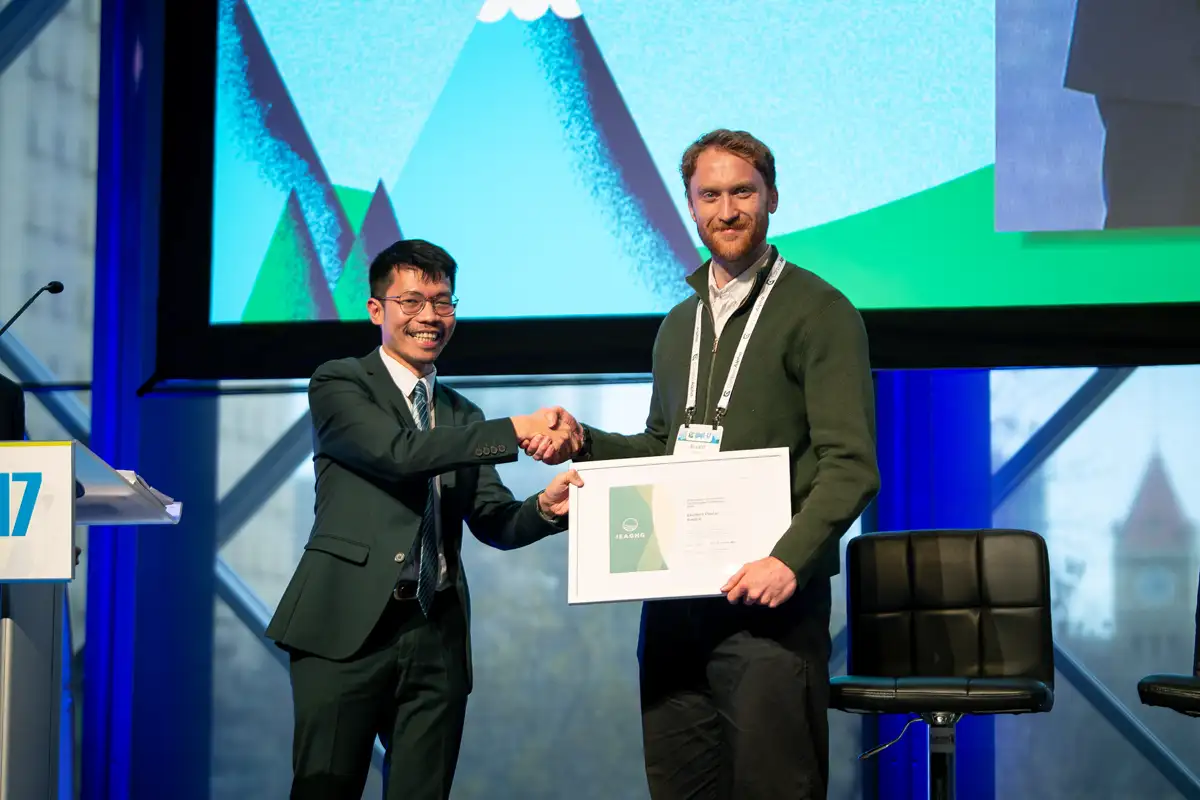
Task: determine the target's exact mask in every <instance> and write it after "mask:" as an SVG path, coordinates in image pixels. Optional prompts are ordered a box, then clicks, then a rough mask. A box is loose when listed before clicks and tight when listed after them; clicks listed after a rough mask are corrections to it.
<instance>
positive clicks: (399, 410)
mask: <svg viewBox="0 0 1200 800" xmlns="http://www.w3.org/2000/svg"><path fill="white" fill-rule="evenodd" d="M362 365H363V369H364V370H365V371H366V373H367V378H368V379H369V381H370V384H371V388H372V389H374V390H375V397H376V398H377V399H378V400H379V404H380V405H381V406H382V407H383V409H384V410H385V411H387V410H390V411H391V412H392V413H393V414H395V415H396V417H397V418H398V419H399V420H400V422H401V423H402V424H404V425H406V426H408V427H410V428H415V427H417V422H416V420H414V419H413V417H412V414H411V413H410V412H409V410H408V402H407V401H406V400H405V398H404V395H403V394H401V392H400V387H398V386H397V385H396V382H395V381H394V380H392V376H391V375H390V374H389V373H388V371H387V367H386V366H384V364H383V356H381V355H380V354H379V350H378V349H375V350H372V351H371V352H370V353H369V354H368V355H366V356H364V357H363V358H362Z"/></svg>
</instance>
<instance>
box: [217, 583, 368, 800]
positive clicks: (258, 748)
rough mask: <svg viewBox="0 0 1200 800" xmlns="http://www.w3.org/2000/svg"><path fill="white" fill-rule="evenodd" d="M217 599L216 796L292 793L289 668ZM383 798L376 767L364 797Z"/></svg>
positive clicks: (266, 795)
mask: <svg viewBox="0 0 1200 800" xmlns="http://www.w3.org/2000/svg"><path fill="white" fill-rule="evenodd" d="M214 602H215V604H216V605H215V622H214V626H215V630H214V642H213V660H214V665H215V667H216V668H215V669H214V670H213V752H212V798H213V800H225V798H230V797H287V796H288V790H289V788H290V786H291V779H292V694H291V687H290V685H289V683H288V674H287V670H286V669H284V667H283V666H282V665H281V664H280V663H279V662H278V661H277V660H276V659H275V658H274V657H273V656H272V655H271V654H270V653H268V651H267V648H266V647H264V646H263V643H262V641H261V640H259V639H258V638H257V637H256V636H254V635H253V634H252V633H251V632H250V631H249V629H247V628H246V626H245V625H243V624H242V623H241V620H239V619H238V618H237V617H236V616H235V615H234V613H233V612H232V611H231V610H230V609H229V606H227V605H225V603H223V602H221V601H220V600H216V601H214ZM382 796H383V790H382V785H381V783H380V778H379V772H378V771H377V770H376V769H375V768H374V767H372V768H371V774H370V777H369V779H368V781H367V788H366V791H365V792H363V798H364V800H367V798H369V799H370V800H376V799H377V798H379V797H382Z"/></svg>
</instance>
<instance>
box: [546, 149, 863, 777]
mask: <svg viewBox="0 0 1200 800" xmlns="http://www.w3.org/2000/svg"><path fill="white" fill-rule="evenodd" d="M680 172H681V174H682V177H683V184H684V187H685V190H686V192H687V203H688V210H689V211H690V212H691V217H692V220H693V221H694V222H695V224H696V230H697V231H698V232H699V234H700V238H701V240H702V241H703V242H704V244H705V246H706V247H707V248H708V250H709V252H710V253H711V254H712V258H711V259H710V260H709V261H708V262H706V263H705V264H703V265H702V266H701V267H700V268H699V269H698V270H696V271H695V272H694V273H693V274H692V275H691V276H690V277H689V278H688V283H690V284H691V286H692V288H693V289H694V290H695V292H696V295H695V296H694V297H690V298H688V299H687V300H684V301H683V302H682V303H680V304H679V305H677V306H676V307H675V308H674V309H672V310H671V312H670V313H668V314H667V317H666V319H665V320H664V321H663V324H662V327H661V328H660V329H659V332H658V337H657V339H656V341H655V344H654V359H653V372H654V387H653V392H652V394H651V397H650V411H649V414H648V417H647V422H646V430H645V431H644V432H643V433H639V434H635V435H632V436H629V435H623V434H618V433H608V432H604V431H600V430H596V429H593V428H590V427H588V426H585V425H580V424H579V423H577V422H576V421H575V419H574V418H573V417H572V416H571V415H570V414H568V413H567V412H566V411H564V410H563V409H561V408H560V409H556V410H555V413H556V415H557V422H558V423H560V424H559V426H558V427H559V429H561V430H563V431H571V435H570V437H569V438H568V439H567V440H565V442H564V441H563V440H561V439H560V440H558V441H551V440H549V439H543V438H542V437H538V436H534V437H532V438H531V439H529V440H528V441H524V440H523V446H524V447H525V450H526V452H527V453H529V454H530V455H533V456H534V457H535V458H540V459H542V460H544V461H546V462H548V463H557V462H558V461H561V460H563V459H565V458H567V457H574V458H576V459H578V460H587V459H595V460H606V459H616V458H634V457H639V456H663V455H667V454H670V453H673V452H676V451H677V450H683V449H685V448H682V447H680V448H677V447H676V442H677V441H686V442H687V443H688V447H687V449H689V450H694V449H695V444H696V442H707V443H709V444H710V445H712V447H713V449H715V450H719V451H727V450H748V449H756V448H764V447H787V448H789V450H790V451H791V454H792V511H793V517H792V520H791V524H790V525H789V527H788V528H787V530H783V531H779V540H778V543H777V544H776V545H775V547H774V549H773V551H772V553H771V554H770V555H768V556H767V557H765V558H762V559H760V560H758V561H754V562H751V563H749V564H746V565H745V566H743V567H742V568H741V569H740V570H738V571H737V573H736V574H734V575H732V576H731V577H730V579H729V581H728V582H727V583H726V584H725V585H724V586H723V587H715V586H714V587H713V591H714V592H716V591H717V590H718V589H720V592H721V594H719V595H717V596H714V597H708V598H695V599H682V600H654V601H650V602H646V603H645V604H644V605H643V608H642V631H641V641H640V644H639V660H640V665H641V673H640V677H641V705H642V735H643V746H644V752H645V761H646V775H647V778H648V779H649V784H650V795H651V797H653V798H655V800H666V799H668V798H669V799H671V800H674V799H675V798H699V797H704V798H710V797H719V798H738V800H755V799H756V798H772V800H773V799H774V798H780V797H788V798H823V797H825V796H826V790H827V784H828V776H829V766H828V761H829V725H828V720H827V711H828V706H829V666H828V662H829V654H830V646H831V643H830V637H829V616H830V605H831V598H830V578H831V577H832V576H833V575H836V574H837V573H838V571H839V566H840V563H839V562H840V559H839V547H838V542H839V540H840V539H841V537H842V534H844V533H845V532H846V530H847V529H848V528H849V527H850V526H851V525H852V524H853V523H854V520H855V519H857V518H858V516H859V515H860V514H861V513H862V511H863V509H864V508H865V507H866V506H867V504H868V503H869V502H870V501H871V499H872V498H873V497H874V496H875V494H876V492H877V491H878V489H879V471H878V467H877V465H876V458H875V409H874V395H873V389H872V384H871V368H870V364H869V360H868V354H867V336H866V331H865V329H864V327H863V323H862V318H861V316H860V315H859V313H858V311H857V310H856V309H855V308H854V306H853V305H851V303H850V301H849V300H848V299H846V297H845V296H844V295H843V294H842V293H841V292H839V291H838V290H837V289H835V288H834V287H833V286H831V285H829V284H828V283H827V282H825V281H824V280H822V279H821V278H819V277H818V276H816V275H814V274H813V273H811V272H809V271H807V270H805V269H802V268H801V267H798V266H796V265H794V264H790V263H788V262H787V261H785V260H784V259H783V257H782V256H781V255H780V254H779V253H778V251H777V250H776V248H775V247H774V246H771V245H769V244H768V243H767V225H768V221H769V217H770V215H771V214H772V213H774V212H775V209H776V207H777V206H778V204H779V193H778V191H777V190H776V187H775V159H774V156H773V155H772V154H771V151H770V149H768V148H767V146H766V145H764V144H763V143H762V142H760V141H759V140H758V139H756V138H755V137H753V136H751V135H750V134H749V133H746V132H744V131H730V130H717V131H713V132H711V133H708V134H705V135H704V136H702V137H700V139H698V140H697V141H696V142H695V143H694V144H692V145H691V146H690V147H689V148H688V149H687V151H686V152H685V153H684V155H683V161H682V164H681V167H680ZM576 442H578V443H579V445H578V446H576V445H575V443H576ZM722 595H723V596H722Z"/></svg>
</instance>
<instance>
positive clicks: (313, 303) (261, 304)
mask: <svg viewBox="0 0 1200 800" xmlns="http://www.w3.org/2000/svg"><path fill="white" fill-rule="evenodd" d="M334 315H335V311H334V307H333V296H332V295H331V294H330V293H329V285H328V284H327V283H326V282H325V274H324V272H322V271H321V261H320V259H319V258H318V257H317V251H316V248H315V247H314V246H313V240H312V236H311V234H309V232H308V225H307V224H306V223H305V221H304V212H303V211H301V209H300V200H299V198H298V197H297V196H296V192H295V190H292V192H291V193H289V194H288V199H287V205H286V206H285V207H284V209H283V213H282V214H281V215H280V217H279V223H278V224H277V225H276V226H275V233H274V235H272V236H271V243H270V245H268V247H267V254H266V255H265V256H264V257H263V263H262V266H261V267H260V268H259V270H258V277H257V278H255V281H254V289H253V290H251V292H250V299H249V300H247V301H246V308H245V310H244V311H243V312H242V321H243V322H301V321H307V320H313V319H332V318H334Z"/></svg>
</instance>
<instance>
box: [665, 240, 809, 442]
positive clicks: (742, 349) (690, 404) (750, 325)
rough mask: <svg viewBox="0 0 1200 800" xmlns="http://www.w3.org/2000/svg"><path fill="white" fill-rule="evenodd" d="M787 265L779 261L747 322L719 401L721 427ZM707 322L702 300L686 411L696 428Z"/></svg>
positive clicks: (718, 421) (777, 260) (697, 318)
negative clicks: (753, 336)
mask: <svg viewBox="0 0 1200 800" xmlns="http://www.w3.org/2000/svg"><path fill="white" fill-rule="evenodd" d="M786 263H787V262H786V261H784V260H783V256H782V255H780V256H778V257H777V258H776V259H775V265H774V266H773V267H771V272H770V274H768V275H767V283H766V285H765V286H763V288H762V291H761V292H759V294H758V299H757V300H755V301H754V307H753V308H752V309H750V318H749V319H747V320H746V329H745V330H744V331H742V337H741V339H740V340H738V346H737V350H736V351H735V352H734V354H733V362H732V363H731V364H730V365H729V375H728V376H726V378H725V388H724V389H723V390H722V391H721V398H720V399H719V400H718V401H717V417H716V424H717V425H720V424H721V418H722V417H724V416H725V410H726V409H727V408H728V407H729V396H730V395H732V394H733V382H734V381H736V380H737V376H738V371H739V370H740V369H741V368H742V357H743V356H745V354H746V345H747V344H748V343H749V342H750V336H751V334H753V333H754V326H755V325H757V324H758V315H759V314H761V313H762V309H763V306H764V305H766V302H767V297H768V296H769V295H770V294H771V290H772V289H774V288H775V282H776V281H778V280H779V275H780V273H782V272H783V267H784V264H786ZM703 319H704V302H703V301H700V300H698V301H697V303H696V328H695V330H694V331H693V332H692V360H691V364H690V365H689V367H688V394H687V406H686V408H685V409H684V413H685V415H686V422H687V424H688V425H691V424H692V417H693V416H695V414H696V383H697V380H698V378H699V374H700V324H701V321H702V320H703ZM713 367H715V362H714V364H713V365H712V366H710V367H709V369H710V370H711V369H712V368H713Z"/></svg>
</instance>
